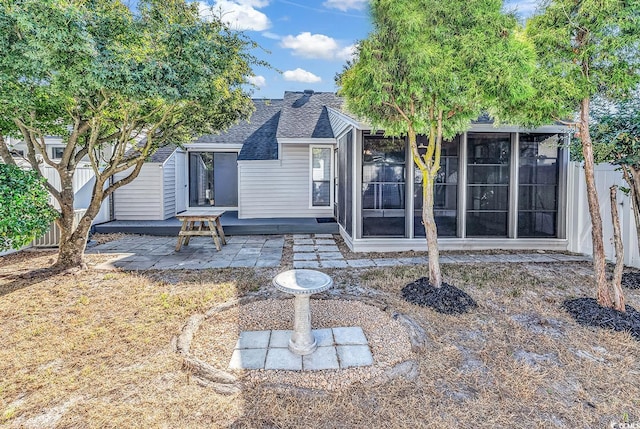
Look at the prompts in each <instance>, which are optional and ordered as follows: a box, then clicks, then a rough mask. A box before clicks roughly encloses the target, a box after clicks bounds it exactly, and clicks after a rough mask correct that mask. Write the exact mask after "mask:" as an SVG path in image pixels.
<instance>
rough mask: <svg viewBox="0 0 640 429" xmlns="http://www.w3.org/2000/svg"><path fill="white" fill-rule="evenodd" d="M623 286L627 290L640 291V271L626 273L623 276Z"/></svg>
mask: <svg viewBox="0 0 640 429" xmlns="http://www.w3.org/2000/svg"><path fill="white" fill-rule="evenodd" d="M622 286H624V287H626V288H627V289H640V271H634V272H630V273H624V274H623V275H622Z"/></svg>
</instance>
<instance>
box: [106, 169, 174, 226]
mask: <svg viewBox="0 0 640 429" xmlns="http://www.w3.org/2000/svg"><path fill="white" fill-rule="evenodd" d="M128 173H129V170H127V171H125V172H123V173H120V174H118V175H116V180H117V179H120V178H122V177H126V175H127V174H128ZM163 183H164V178H163V169H162V168H161V165H160V164H157V163H145V164H144V165H143V166H142V170H141V171H140V174H139V175H138V177H136V178H135V180H133V181H132V182H131V183H129V184H128V185H125V186H123V187H121V188H120V189H118V190H116V191H115V192H114V202H115V209H114V211H115V213H114V217H115V219H116V220H164V219H166V217H165V212H164V205H163ZM173 189H174V187H173V186H172V188H171V192H173ZM169 217H170V216H169Z"/></svg>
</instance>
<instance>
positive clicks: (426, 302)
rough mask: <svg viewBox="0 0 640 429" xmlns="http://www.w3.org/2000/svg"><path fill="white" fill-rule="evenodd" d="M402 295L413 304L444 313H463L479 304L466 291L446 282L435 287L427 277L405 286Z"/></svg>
mask: <svg viewBox="0 0 640 429" xmlns="http://www.w3.org/2000/svg"><path fill="white" fill-rule="evenodd" d="M402 297H403V298H404V299H405V300H407V301H408V302H410V303H412V304H417V305H419V306H421V307H431V308H433V309H434V310H435V311H437V312H439V313H444V314H462V313H466V312H467V311H469V309H471V308H475V307H477V306H478V304H476V302H475V301H474V300H473V298H471V297H470V296H469V295H468V294H467V293H466V292H464V291H462V290H460V289H458V288H457V287H455V286H452V285H450V284H448V283H444V282H443V283H442V286H441V287H439V288H436V287H433V286H432V285H431V284H430V283H429V279H428V278H427V277H422V278H419V279H418V280H416V281H414V282H413V283H409V284H408V285H406V286H405V287H403V288H402Z"/></svg>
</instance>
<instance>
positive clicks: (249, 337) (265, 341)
mask: <svg viewBox="0 0 640 429" xmlns="http://www.w3.org/2000/svg"><path fill="white" fill-rule="evenodd" d="M270 337H271V331H242V332H240V338H238V342H237V343H236V347H235V348H236V349H266V348H267V346H268V345H269V338H270Z"/></svg>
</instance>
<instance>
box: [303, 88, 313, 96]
mask: <svg viewBox="0 0 640 429" xmlns="http://www.w3.org/2000/svg"><path fill="white" fill-rule="evenodd" d="M304 93H305V94H306V95H313V89H305V90H304Z"/></svg>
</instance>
